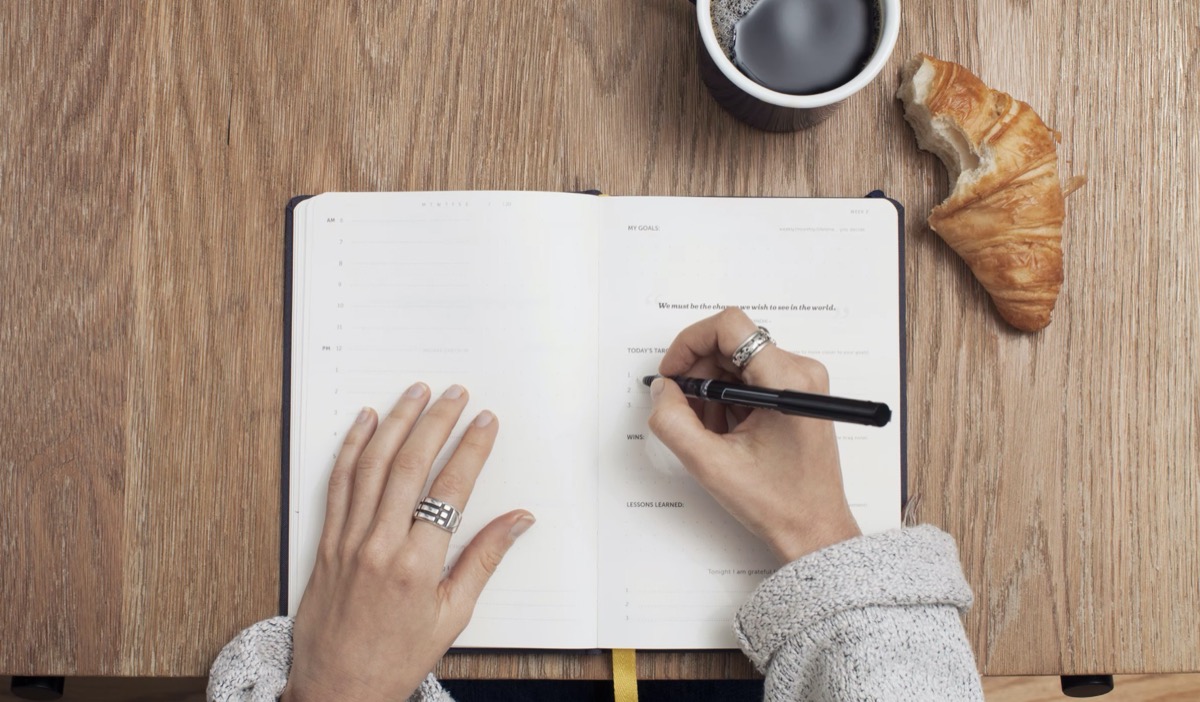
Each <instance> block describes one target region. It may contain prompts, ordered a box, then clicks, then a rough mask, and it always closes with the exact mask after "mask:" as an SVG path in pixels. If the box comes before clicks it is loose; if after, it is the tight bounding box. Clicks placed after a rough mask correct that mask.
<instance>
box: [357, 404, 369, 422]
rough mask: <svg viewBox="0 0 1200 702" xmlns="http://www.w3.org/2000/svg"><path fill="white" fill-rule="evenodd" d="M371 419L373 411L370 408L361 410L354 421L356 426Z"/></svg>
mask: <svg viewBox="0 0 1200 702" xmlns="http://www.w3.org/2000/svg"><path fill="white" fill-rule="evenodd" d="M370 418H371V409H370V408H369V407H363V408H362V409H361V410H359V412H358V416H357V417H355V418H354V421H355V423H356V424H362V423H363V422H365V421H367V420H368V419H370Z"/></svg>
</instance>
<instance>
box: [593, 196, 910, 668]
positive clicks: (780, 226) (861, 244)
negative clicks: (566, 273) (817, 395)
mask: <svg viewBox="0 0 1200 702" xmlns="http://www.w3.org/2000/svg"><path fill="white" fill-rule="evenodd" d="M901 264H902V262H901V260H900V246H899V224H898V217H897V210H896V208H895V206H894V205H893V204H892V203H891V202H888V201H887V200H882V199H798V198H768V199H755V198H641V197H635V198H605V212H604V224H603V228H602V231H601V236H600V369H599V371H600V374H599V379H600V397H599V403H600V423H599V451H600V460H599V469H600V475H599V481H598V482H599V497H598V499H599V505H598V514H599V524H600V530H599V583H598V585H599V607H598V613H597V614H598V632H599V645H600V646H601V647H605V648H607V647H614V648H736V647H737V642H736V640H735V639H734V636H733V631H732V626H731V625H732V621H733V616H734V613H735V611H736V610H737V608H738V607H739V606H740V605H741V603H742V602H744V601H745V599H746V597H747V596H748V595H749V594H750V592H751V591H752V590H753V589H754V587H755V586H756V585H757V584H758V583H759V582H761V581H762V579H763V578H765V577H767V576H768V575H769V574H771V573H772V572H774V570H775V569H777V568H778V567H779V565H780V563H778V562H777V561H776V560H775V559H774V557H773V556H772V555H771V553H770V552H769V551H768V550H767V549H766V547H765V546H763V545H762V544H761V543H760V542H759V541H758V540H757V539H756V538H755V537H754V536H752V535H751V534H749V533H748V532H747V531H746V530H745V529H744V528H743V527H742V526H741V525H740V524H739V523H738V522H737V521H736V520H734V519H733V518H732V517H730V516H729V515H728V514H727V513H726V512H725V511H724V509H722V508H721V506H720V505H718V504H717V503H716V502H715V501H714V500H713V499H712V498H711V497H710V496H709V495H708V494H707V493H706V492H705V491H704V490H703V488H702V487H701V486H700V485H699V484H698V483H697V482H696V481H695V480H694V479H693V478H691V477H690V476H689V475H687V474H686V472H684V471H683V470H682V468H681V467H680V466H679V464H678V462H677V461H675V459H674V457H673V456H671V455H670V453H669V452H668V451H666V450H665V447H663V446H662V445H661V443H659V442H657V440H655V439H654V437H653V436H652V435H651V434H650V431H649V428H648V427H647V424H646V421H647V417H648V416H649V413H650V396H649V393H648V392H647V391H646V390H645V388H644V387H642V386H641V385H640V383H639V382H638V380H639V378H640V377H641V376H643V375H647V374H652V373H654V372H655V371H656V369H657V366H658V362H659V360H660V359H661V358H662V354H663V352H664V351H665V350H666V348H667V347H668V346H669V345H670V343H671V341H672V339H674V337H675V335H676V334H677V333H678V332H679V331H680V330H682V329H683V328H684V327H686V326H687V325H689V324H692V323H693V322H696V321H698V320H700V319H703V318H704V317H707V316H710V315H712V314H715V313H717V312H718V311H720V310H721V309H723V308H724V307H731V306H735V307H741V308H742V309H744V310H745V311H746V312H747V314H749V315H750V316H751V317H752V318H753V319H754V320H755V322H757V323H758V324H760V325H762V326H765V327H767V328H768V329H769V330H770V331H771V333H772V335H773V336H774V337H775V339H776V341H777V342H778V344H779V346H780V347H781V348H783V349H786V350H788V351H792V352H794V353H798V354H803V355H806V356H812V357H814V358H816V359H818V360H820V361H821V362H823V363H824V364H825V365H826V366H827V367H828V369H829V374H830V378H831V391H832V394H834V395H841V396H845V397H852V398H857V399H865V400H874V401H878V402H886V403H887V404H888V405H889V406H890V407H891V408H892V410H893V415H894V418H893V421H892V422H891V423H890V424H889V425H888V426H886V427H883V428H875V427H863V426H858V425H852V424H840V423H839V424H837V435H838V445H839V450H840V452H841V461H842V472H843V475H844V480H845V485H846V492H847V496H848V498H849V501H850V503H851V507H852V509H853V511H854V515H855V517H856V518H857V519H858V523H859V525H860V526H861V527H862V529H863V531H865V532H872V531H881V530H884V529H889V528H894V527H898V526H899V525H900V500H901V482H900V481H901V436H900V426H901V422H900V421H899V415H900V407H901V404H900V401H901V382H902V375H901V348H900V346H901V338H902V336H901V324H902V319H901V314H900V309H901V304H900V295H901V290H900V266H901ZM759 411H762V410H759Z"/></svg>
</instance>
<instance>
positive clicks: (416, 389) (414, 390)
mask: <svg viewBox="0 0 1200 702" xmlns="http://www.w3.org/2000/svg"><path fill="white" fill-rule="evenodd" d="M424 394H425V383H414V384H413V386H412V387H411V388H409V389H408V390H405V391H404V396H405V397H407V398H410V399H414V400H415V399H416V398H418V397H421V396H422V395H424Z"/></svg>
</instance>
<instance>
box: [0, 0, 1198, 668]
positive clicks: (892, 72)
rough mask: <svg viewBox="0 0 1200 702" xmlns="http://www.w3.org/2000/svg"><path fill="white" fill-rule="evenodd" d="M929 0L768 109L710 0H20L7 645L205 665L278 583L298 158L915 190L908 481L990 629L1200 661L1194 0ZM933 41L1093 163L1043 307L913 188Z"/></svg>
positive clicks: (699, 185)
mask: <svg viewBox="0 0 1200 702" xmlns="http://www.w3.org/2000/svg"><path fill="white" fill-rule="evenodd" d="M903 5H904V17H903V28H902V30H901V35H900V41H899V44H898V46H897V50H896V53H895V55H894V56H893V59H892V63H891V65H890V66H889V67H888V68H887V69H886V70H885V71H884V73H883V74H882V75H881V77H880V78H879V79H878V80H877V81H875V82H874V83H873V84H872V85H871V86H869V87H868V88H867V89H866V90H864V91H863V92H862V93H860V94H859V95H857V96H855V97H854V98H852V99H851V100H850V101H849V102H848V103H847V104H846V105H845V106H844V108H843V109H841V110H840V111H839V112H838V113H837V114H836V115H835V116H834V117H833V118H831V119H830V120H829V121H828V122H826V123H824V124H822V125H820V126H819V127H817V128H815V129H813V130H811V131H808V132H804V133H799V134H784V135H778V134H766V133H761V132H756V131H754V130H752V129H749V128H747V127H744V126H742V125H740V124H738V123H737V122H735V121H733V120H732V119H731V118H729V117H728V116H727V115H726V114H724V113H723V112H722V111H721V110H720V109H719V108H718V107H717V106H716V105H715V104H714V103H713V102H712V101H711V100H710V99H709V98H708V96H707V94H706V93H705V91H704V88H703V86H702V85H701V83H700V81H699V79H698V76H697V72H696V67H695V60H694V51H695V38H694V21H695V20H694V15H693V10H692V6H691V5H690V4H689V3H687V2H686V1H685V0H611V1H609V2H595V1H585V0H563V1H561V2H538V3H535V2H525V1H522V2H511V3H478V2H469V1H468V0H454V1H450V0H443V1H441V2H432V1H431V0H426V1H421V2H409V3H384V2H366V1H363V2H345V3H342V2H338V3H327V4H321V5H319V6H318V5H316V4H314V3H303V2H299V1H298V0H297V1H295V2H267V1H265V0H246V2H241V3H202V2H146V3H131V2H99V1H97V2H87V3H80V2H50V1H48V0H47V1H45V2H38V3H23V2H9V3H3V4H0V130H3V132H2V134H3V138H2V139H0V236H2V239H0V413H2V415H0V416H3V417H4V427H3V429H2V430H0V495H2V496H3V498H4V504H3V505H2V506H0V626H2V627H3V631H2V634H3V641H4V645H3V646H0V671H3V672H9V673H22V674H35V673H42V674H65V675H173V676H177V675H191V676H195V675H203V674H205V673H206V671H207V668H208V665H209V663H210V662H211V660H212V658H213V656H214V655H215V654H216V652H217V651H218V650H219V649H220V647H221V646H222V645H223V644H224V643H225V641H226V640H228V639H229V638H230V637H231V636H232V635H233V634H234V633H235V632H237V631H238V630H239V629H240V628H242V627H244V626H246V625H248V624H250V623H252V622H253V621H255V620H257V619H260V618H263V617H266V616H269V615H271V614H273V613H274V612H275V609H276V605H277V593H278V570H277V568H278V551H279V529H278V524H279V512H278V510H279V497H278V496H279V488H280V479H279V446H280V438H279V429H280V373H281V364H280V354H281V344H280V338H281V319H282V313H283V303H282V281H283V278H282V271H283V267H282V266H283V251H282V236H281V231H282V213H283V206H284V204H285V203H286V201H287V199H288V198H289V197H290V196H292V195H295V194H299V193H317V192H322V191H327V190H438V189H488V188H506V189H509V188H510V189H538V190H552V191H561V190H577V189H584V188H592V187H599V188H602V189H604V190H606V191H608V192H611V193H614V194H629V195H642V194H646V195H649V194H655V195H857V194H862V193H865V192H867V191H869V190H871V189H874V188H884V189H886V190H887V191H888V193H889V194H890V195H891V196H892V197H895V198H897V199H899V200H900V201H901V202H903V203H904V204H905V205H906V206H907V217H906V225H907V229H908V233H907V257H906V266H907V273H908V311H909V337H908V342H909V346H908V359H909V374H908V388H909V413H910V414H909V431H910V442H909V465H910V472H909V481H910V486H909V487H910V490H911V491H912V492H913V493H916V494H919V495H920V497H921V500H920V504H919V507H918V508H917V510H916V514H917V516H918V517H919V518H920V519H921V520H922V521H927V522H931V523H933V524H936V525H938V526H941V527H943V528H945V529H946V530H948V531H949V532H950V533H952V534H953V535H954V536H955V537H956V538H957V539H958V542H959V546H960V550H961V555H962V559H963V562H964V566H965V569H966V573H967V576H968V579H969V580H970V582H971V585H972V586H973V587H974V589H975V593H976V606H975V608H974V609H973V610H972V611H971V612H970V614H969V615H968V616H967V619H966V627H967V632H968V635H969V637H970V639H971V641H972V643H973V645H974V647H975V650H976V651H977V654H978V657H979V663H980V667H981V669H982V670H983V671H984V672H986V673H989V674H1018V673H1019V674H1058V673H1088V672H1107V673H1145V672H1162V671H1197V670H1200V628H1198V627H1196V626H1195V622H1194V619H1195V617H1194V616H1193V615H1194V613H1195V612H1196V611H1198V610H1200V540H1198V538H1197V537H1198V535H1200V516H1198V515H1200V488H1198V483H1200V481H1198V475H1200V473H1198V470H1200V438H1197V437H1198V436H1200V373H1198V371H1197V363H1196V359H1198V358H1200V302H1198V301H1197V298H1196V294H1197V290H1198V289H1200V239H1198V238H1197V236H1196V230H1197V227H1198V225H1200V179H1198V178H1197V177H1196V173H1197V171H1198V166H1200V112H1198V111H1197V110H1195V108H1194V104H1195V103H1196V101H1197V95H1198V88H1200V85H1198V83H1200V3H1198V2H1196V1H1195V0H1147V1H1146V2H1139V3H1129V2H1125V1H1124V0H1098V1H1097V2H1090V3H1089V2H1082V0H1063V1H1061V2H1043V1H1042V0H1007V1H1004V0H953V1H951V0H905V2H904V3H903ZM915 51H928V52H930V53H933V54H935V55H937V56H939V57H942V58H947V59H952V60H956V61H960V62H962V63H964V64H966V65H967V66H969V67H970V68H972V69H973V70H975V71H976V72H977V73H978V74H979V75H980V76H981V77H983V78H984V79H985V80H987V81H988V82H990V83H991V84H993V85H994V86H997V87H1000V88H1002V89H1005V90H1007V91H1009V92H1011V93H1012V94H1014V95H1015V96H1017V97H1018V98H1021V99H1024V100H1026V101H1028V102H1030V103H1031V104H1032V105H1033V106H1034V107H1035V108H1036V109H1037V110H1038V111H1039V112H1040V113H1041V115H1042V116H1043V117H1044V118H1045V119H1046V121H1047V122H1048V123H1049V124H1050V125H1051V126H1053V127H1055V128H1057V129H1058V130H1060V131H1061V132H1062V133H1063V143H1062V147H1061V150H1060V166H1061V168H1062V171H1063V175H1064V177H1066V176H1067V175H1071V174H1086V175H1087V176H1088V184H1087V186H1086V187H1085V188H1084V189H1083V190H1081V191H1080V192H1079V193H1077V194H1075V195H1074V196H1072V198H1071V200H1070V201H1069V203H1068V215H1067V225H1066V229H1065V231H1064V249H1065V252H1066V284H1065V286H1064V288H1063V293H1062V296H1061V298H1060V300H1059V303H1058V307H1057V309H1056V310H1055V313H1054V321H1053V322H1052V323H1051V325H1050V327H1049V328H1048V329H1047V330H1045V331H1044V332H1042V333H1040V334H1037V335H1024V334H1019V333H1016V332H1013V331H1012V330H1010V329H1009V328H1007V327H1006V326H1005V325H1004V323H1003V322H1002V321H1000V320H999V318H998V317H997V315H996V314H995V312H994V310H993V309H992V308H991V306H990V302H989V301H988V299H987V296H986V295H985V293H984V292H983V291H982V290H981V288H980V287H979V286H978V284H976V283H975V281H974V280H973V279H972V278H971V276H970V274H969V272H968V271H967V269H966V267H965V265H963V264H962V263H961V262H960V261H959V260H958V259H957V258H956V257H955V256H954V255H953V253H952V252H950V250H949V249H948V248H947V247H946V246H945V245H943V244H942V242H941V241H940V240H939V239H938V238H937V237H936V236H935V235H934V234H932V233H931V232H930V230H929V229H928V227H927V226H926V225H925V223H924V220H925V216H926V214H927V213H928V211H929V209H930V208H931V207H932V206H933V205H934V204H936V203H937V202H938V201H939V200H940V199H941V198H942V197H944V196H945V195H946V193H947V182H946V177H945V174H944V173H943V171H942V168H941V165H940V164H939V163H938V162H937V161H936V159H935V158H934V157H933V156H931V155H929V154H927V153H924V152H920V151H918V150H917V149H916V146H915V143H914V140H913V138H912V135H911V133H910V130H909V129H908V127H907V125H905V124H904V122H903V119H902V116H901V110H900V107H899V104H898V103H897V102H896V101H895V99H894V98H893V95H894V92H895V88H896V83H897V73H898V67H899V65H900V63H901V62H902V61H903V60H904V59H905V58H906V57H907V56H909V55H910V54H911V53H913V52H915ZM1189 105H1192V107H1188V106H1189ZM785 341H786V340H785ZM640 661H641V664H642V666H643V670H642V673H643V674H644V676H647V677H648V676H655V677H671V676H690V677H724V676H733V675H743V674H748V673H749V672H750V671H749V667H748V665H747V664H746V663H745V661H744V660H743V659H740V658H738V656H737V654H716V655H711V654H710V655H705V656H702V657H694V656H690V655H687V654H661V655H644V656H641V657H640ZM607 665H608V662H607V659H606V657H604V656H598V655H588V654H570V655H541V656H532V657H528V656H518V655H507V654H506V655H500V656H494V657H490V656H482V657H475V658H470V659H467V658H463V657H461V656H451V657H449V658H448V659H447V660H446V661H445V662H444V663H443V665H442V672H443V673H444V674H454V675H456V676H478V677H489V676H498V677H507V676H536V677H591V676H603V675H605V674H606V671H607Z"/></svg>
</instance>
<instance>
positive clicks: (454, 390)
mask: <svg viewBox="0 0 1200 702" xmlns="http://www.w3.org/2000/svg"><path fill="white" fill-rule="evenodd" d="M463 390H464V388H463V386H461V385H451V386H450V387H448V388H446V392H444V393H442V397H444V398H446V399H447V400H457V399H458V398H460V397H462V394H463Z"/></svg>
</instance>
